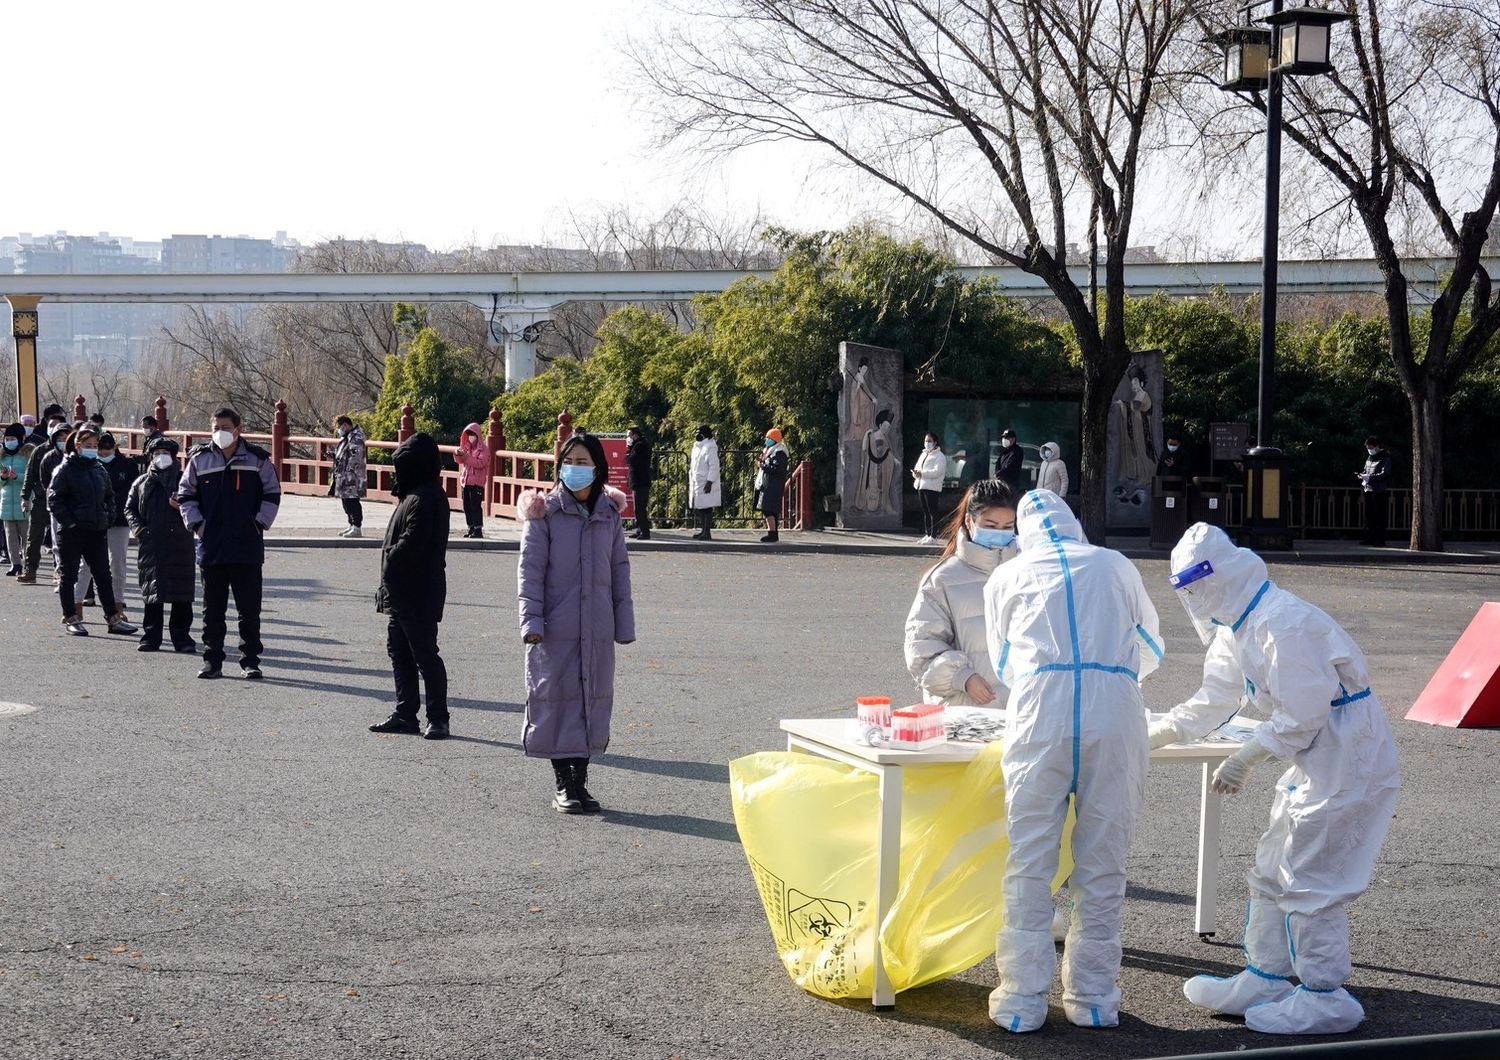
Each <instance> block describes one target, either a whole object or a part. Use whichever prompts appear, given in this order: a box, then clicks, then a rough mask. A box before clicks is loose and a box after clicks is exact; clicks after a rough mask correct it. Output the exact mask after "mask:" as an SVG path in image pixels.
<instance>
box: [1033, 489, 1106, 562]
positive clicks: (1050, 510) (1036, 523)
mask: <svg viewBox="0 0 1500 1060" xmlns="http://www.w3.org/2000/svg"><path fill="white" fill-rule="evenodd" d="M1016 538H1017V540H1019V541H1020V543H1021V551H1022V552H1030V551H1031V550H1032V549H1034V548H1051V547H1052V545H1053V543H1054V542H1056V541H1076V542H1077V543H1078V544H1080V545H1086V544H1088V543H1089V539H1088V537H1087V536H1086V535H1085V534H1084V532H1083V524H1082V523H1080V522H1079V521H1078V519H1077V517H1076V516H1075V515H1074V514H1073V510H1072V509H1071V508H1069V507H1068V506H1067V505H1066V504H1064V503H1063V499H1062V498H1061V497H1059V496H1058V495H1057V494H1055V493H1053V492H1052V491H1051V490H1032V491H1031V492H1030V493H1028V494H1026V496H1025V497H1023V498H1022V499H1021V504H1020V507H1019V508H1018V509H1017V511H1016Z"/></svg>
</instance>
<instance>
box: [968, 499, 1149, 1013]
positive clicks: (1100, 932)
mask: <svg viewBox="0 0 1500 1060" xmlns="http://www.w3.org/2000/svg"><path fill="white" fill-rule="evenodd" d="M1016 525H1017V530H1018V531H1019V535H1020V545H1021V553H1020V555H1018V556H1017V557H1016V558H1015V559H1013V560H1011V561H1010V562H1008V563H1003V564H1001V565H1000V567H999V568H997V569H996V571H995V573H994V574H993V575H992V576H991V577H990V581H989V584H988V585H987V586H986V587H985V617H986V621H987V625H988V634H989V643H990V652H991V656H992V657H993V658H994V659H995V660H996V671H997V673H998V675H999V677H1000V680H1001V681H1003V682H1004V683H1005V684H1006V685H1007V686H1008V687H1009V688H1010V709H1009V712H1008V717H1007V719H1006V734H1005V752H1004V755H1003V756H1002V758H1001V769H1002V771H1003V772H1004V776H1005V820H1006V829H1007V832H1008V834H1009V838H1010V856H1009V858H1008V859H1007V861H1006V865H1005V880H1004V884H1003V887H1002V894H1003V897H1004V901H1005V918H1004V927H1003V928H1002V929H1001V931H1000V933H999V934H998V936H997V937H996V940H995V964H996V965H997V967H998V968H999V970H1000V985H999V987H997V988H996V989H995V991H994V993H992V994H991V995H990V1004H989V1010H990V1018H991V1019H992V1020H994V1021H995V1023H996V1024H998V1025H999V1026H1001V1027H1003V1028H1005V1029H1006V1030H1008V1031H1013V1032H1017V1033H1019V1032H1023V1031H1034V1030H1036V1029H1037V1028H1038V1027H1040V1026H1041V1025H1042V1024H1043V1023H1044V1022H1046V1019H1047V990H1048V988H1049V987H1050V986H1051V985H1052V977H1053V973H1054V972H1055V970H1056V967H1057V952H1056V950H1055V949H1054V947H1053V941H1052V932H1051V921H1052V899H1051V894H1050V890H1051V883H1052V878H1053V876H1055V875H1056V873H1057V862H1058V848H1059V844H1060V842H1061V840H1062V832H1063V821H1064V819H1065V818H1066V816H1067V812H1068V799H1069V797H1070V796H1072V798H1073V800H1074V808H1075V811H1076V815H1077V816H1076V824H1075V826H1074V829H1073V873H1072V876H1071V878H1070V881H1069V888H1070V889H1071V891H1072V896H1073V916H1072V920H1071V923H1070V925H1069V929H1068V937H1067V944H1066V949H1065V951H1064V957H1063V969H1062V978H1063V1011H1064V1013H1065V1014H1066V1015H1067V1018H1068V1019H1069V1021H1071V1022H1072V1023H1075V1024H1077V1025H1079V1026H1082V1027H1114V1026H1116V1025H1118V1023H1119V1022H1120V989H1119V986H1118V985H1117V982H1116V980H1117V979H1118V977H1119V973H1120V908H1121V905H1122V903H1123V902H1124V900H1125V853H1126V851H1127V849H1128V848H1129V846H1130V840H1131V837H1132V835H1133V834H1134V831H1135V821H1136V814H1137V811H1138V810H1139V809H1140V806H1141V801H1142V798H1143V797H1144V794H1145V783H1146V760H1147V758H1148V757H1149V755H1150V744H1149V741H1148V739H1147V735H1146V713H1145V707H1144V705H1143V703H1142V701H1141V693H1140V688H1139V681H1140V679H1141V678H1142V677H1144V676H1145V675H1146V674H1148V673H1150V672H1151V671H1152V670H1154V669H1156V666H1157V664H1158V663H1159V662H1160V660H1161V657H1162V650H1163V649H1162V641H1161V633H1160V629H1159V627H1158V625H1157V617H1156V609H1155V608H1154V607H1152V606H1151V601H1150V599H1148V598H1147V596H1146V587H1145V585H1144V584H1143V583H1142V582H1141V576H1140V574H1139V573H1138V572H1137V571H1136V569H1135V566H1134V565H1133V564H1132V563H1131V562H1130V561H1129V560H1127V559H1126V558H1125V557H1124V556H1122V555H1120V554H1119V553H1118V552H1112V551H1110V550H1109V549H1106V548H1097V547H1095V546H1092V545H1090V544H1089V543H1088V540H1087V538H1085V537H1084V534H1083V528H1082V527H1080V526H1079V524H1078V520H1077V519H1075V518H1074V517H1073V514H1072V512H1070V511H1069V510H1068V507H1067V505H1065V504H1064V503H1063V502H1062V498H1060V497H1058V496H1057V495H1056V494H1055V493H1051V492H1049V491H1047V490H1033V491H1032V492H1030V493H1028V494H1026V496H1025V497H1024V498H1023V499H1022V501H1021V504H1020V508H1019V510H1018V512H1017V518H1016Z"/></svg>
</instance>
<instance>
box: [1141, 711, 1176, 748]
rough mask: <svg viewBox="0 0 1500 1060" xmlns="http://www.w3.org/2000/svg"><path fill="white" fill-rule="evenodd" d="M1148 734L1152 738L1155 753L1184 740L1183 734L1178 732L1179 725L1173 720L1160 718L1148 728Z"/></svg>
mask: <svg viewBox="0 0 1500 1060" xmlns="http://www.w3.org/2000/svg"><path fill="white" fill-rule="evenodd" d="M1146 734H1147V735H1148V736H1150V737H1151V750H1153V751H1155V750H1156V749H1157V748H1158V747H1165V746H1167V744H1169V743H1176V742H1177V741H1178V740H1180V739H1182V734H1181V733H1179V732H1178V731H1177V723H1176V722H1175V721H1173V720H1172V719H1171V718H1159V719H1157V720H1156V721H1153V722H1152V723H1151V724H1150V725H1149V726H1148V727H1147V729H1146Z"/></svg>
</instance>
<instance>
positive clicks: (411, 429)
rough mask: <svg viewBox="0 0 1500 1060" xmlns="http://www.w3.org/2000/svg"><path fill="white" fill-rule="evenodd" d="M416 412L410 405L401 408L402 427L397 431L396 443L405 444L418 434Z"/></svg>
mask: <svg viewBox="0 0 1500 1060" xmlns="http://www.w3.org/2000/svg"><path fill="white" fill-rule="evenodd" d="M416 412H417V410H416V409H414V408H412V407H411V406H410V405H402V406H401V426H400V427H399V428H398V429H397V431H396V441H398V442H404V441H406V440H407V439H408V438H410V437H411V436H412V435H414V434H416V433H417V420H416Z"/></svg>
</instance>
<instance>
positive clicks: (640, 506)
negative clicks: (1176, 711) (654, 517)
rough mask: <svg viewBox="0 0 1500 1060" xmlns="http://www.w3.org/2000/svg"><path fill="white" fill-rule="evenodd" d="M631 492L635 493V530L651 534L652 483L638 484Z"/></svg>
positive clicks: (639, 532)
mask: <svg viewBox="0 0 1500 1060" xmlns="http://www.w3.org/2000/svg"><path fill="white" fill-rule="evenodd" d="M631 492H632V493H633V494H635V532H636V533H638V534H649V533H650V532H651V484H650V483H649V482H648V483H647V484H646V485H644V486H636V487H634V488H633V489H632V490H631Z"/></svg>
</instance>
